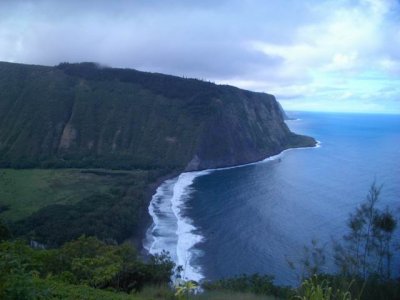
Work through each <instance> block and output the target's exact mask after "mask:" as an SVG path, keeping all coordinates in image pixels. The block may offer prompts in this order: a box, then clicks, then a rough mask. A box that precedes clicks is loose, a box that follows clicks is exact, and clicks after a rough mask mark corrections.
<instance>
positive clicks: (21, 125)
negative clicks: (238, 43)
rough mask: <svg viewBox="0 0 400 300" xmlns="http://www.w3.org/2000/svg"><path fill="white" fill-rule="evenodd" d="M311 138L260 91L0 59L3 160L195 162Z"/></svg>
mask: <svg viewBox="0 0 400 300" xmlns="http://www.w3.org/2000/svg"><path fill="white" fill-rule="evenodd" d="M314 145H315V140H314V139H312V138H310V137H305V136H300V135H296V134H294V133H292V132H290V130H289V129H288V127H287V126H286V124H285V122H284V115H283V113H282V110H281V108H280V106H279V104H278V102H277V101H276V100H275V97H274V96H272V95H269V94H266V93H255V92H250V91H246V90H242V89H238V88H235V87H232V86H227V85H216V84H214V83H210V82H205V81H201V80H196V79H184V78H180V77H176V76H170V75H164V74H157V73H148V72H141V71H137V70H131V69H116V68H108V67H102V66H99V65H97V64H94V63H80V64H67V63H63V64H60V65H58V66H56V67H46V66H34V65H23V64H13V63H0V166H1V167H19V168H26V167H45V168H53V167H57V168H60V167H74V168H76V167H78V168H93V167H94V168H97V167H101V168H113V169H137V168H141V169H169V170H174V171H183V170H186V171H193V170H202V169H208V168H216V167H226V166H233V165H238V164H244V163H249V162H254V161H257V160H260V159H263V158H265V157H267V156H270V155H274V154H277V153H279V152H281V151H282V150H284V149H287V148H291V147H306V146H314Z"/></svg>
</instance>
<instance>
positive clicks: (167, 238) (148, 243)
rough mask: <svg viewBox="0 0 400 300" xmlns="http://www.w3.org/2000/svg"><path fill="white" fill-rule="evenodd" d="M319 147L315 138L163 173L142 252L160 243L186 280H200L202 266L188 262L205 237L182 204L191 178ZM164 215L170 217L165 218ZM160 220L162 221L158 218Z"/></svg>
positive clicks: (151, 250) (151, 206) (155, 191)
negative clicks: (245, 158) (228, 162)
mask: <svg viewBox="0 0 400 300" xmlns="http://www.w3.org/2000/svg"><path fill="white" fill-rule="evenodd" d="M319 147H321V142H320V141H316V144H315V145H314V146H312V147H309V146H308V147H294V148H287V149H284V150H282V151H281V152H279V153H278V154H276V155H272V156H268V157H266V158H264V159H262V160H259V161H255V162H250V163H246V164H239V165H235V166H228V167H221V168H214V169H205V170H199V171H190V172H182V173H180V174H179V175H177V172H175V173H174V174H169V175H167V176H164V178H160V179H159V180H157V181H156V183H159V185H158V186H153V187H152V190H151V191H153V194H152V196H151V200H150V201H149V206H148V215H147V219H151V221H150V222H148V223H147V224H148V226H147V229H146V230H145V232H144V234H143V239H142V250H143V252H145V253H146V254H147V255H148V254H149V253H150V254H155V253H159V252H161V251H162V250H166V249H163V247H160V245H164V246H165V248H170V249H172V251H174V253H171V257H172V258H173V261H174V262H175V263H176V265H182V266H183V267H184V270H185V271H184V277H185V280H195V281H201V280H202V279H204V275H203V274H202V271H201V267H200V266H195V265H193V264H191V259H192V258H195V257H196V256H199V255H202V253H194V251H196V250H194V249H193V248H194V246H195V245H196V244H198V243H199V242H201V241H202V240H203V239H204V237H203V236H202V235H201V234H199V233H198V232H197V228H196V227H195V226H194V225H193V220H191V219H190V218H188V217H187V216H185V215H184V211H185V209H186V208H187V207H186V206H185V203H186V200H187V199H188V197H189V196H190V193H191V192H192V190H191V189H190V186H191V185H192V184H193V182H194V180H195V179H196V178H197V177H199V176H204V175H207V174H210V173H212V172H216V171H223V170H228V169H234V168H242V167H246V166H250V165H255V164H260V163H266V162H268V161H272V160H276V159H279V158H280V157H281V156H282V155H284V153H286V152H287V151H289V150H294V149H316V148H319ZM168 185H172V186H168ZM163 189H165V190H167V189H168V190H169V194H170V195H169V198H168V197H165V196H166V195H165V194H163V193H164V192H165V191H163ZM163 197H164V198H165V199H164V201H167V202H168V201H169V202H168V203H166V202H164V203H162V202H161V201H162V200H160V199H163ZM160 208H161V209H160ZM162 210H163V211H162ZM155 211H157V213H158V214H159V216H157V213H155ZM171 212H172V213H173V217H174V218H175V219H174V220H172V219H171V218H173V217H172V214H171ZM163 214H164V215H163ZM167 215H168V218H169V219H168V218H167V217H166V216H167ZM162 219H163V221H161V220H162ZM166 220H167V221H166ZM161 222H164V223H166V224H164V225H165V226H164V227H163V226H162V225H160V223H161ZM171 222H176V231H175V235H176V236H174V237H173V238H172V237H171V228H169V227H170V224H171ZM168 229H169V230H168ZM155 231H157V234H158V236H155V235H154V233H155ZM172 234H173V233H172ZM171 239H173V240H174V241H175V240H176V250H175V249H173V248H171V245H170V244H171ZM157 244H158V247H159V248H158V249H157V246H156V245H157ZM168 244H169V245H168ZM167 245H168V246H167Z"/></svg>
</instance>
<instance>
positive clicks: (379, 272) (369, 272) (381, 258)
mask: <svg viewBox="0 0 400 300" xmlns="http://www.w3.org/2000/svg"><path fill="white" fill-rule="evenodd" d="M381 188H382V187H381V186H377V184H376V183H375V182H374V183H373V184H372V185H371V187H370V190H369V192H368V195H367V197H366V200H365V201H364V202H363V203H362V204H361V205H360V206H359V207H358V208H357V209H356V212H355V213H354V214H351V215H350V218H349V221H348V227H349V233H348V234H346V235H345V236H344V237H343V240H344V241H343V243H339V242H336V243H335V249H334V250H335V260H336V264H337V265H338V266H339V268H340V271H341V273H342V274H344V275H346V276H353V277H360V278H362V279H364V280H366V279H367V278H368V277H370V276H378V277H379V278H381V279H382V280H384V279H389V278H390V270H391V257H392V255H393V254H392V248H393V245H392V237H393V233H394V230H395V228H396V225H397V221H396V220H395V218H394V217H393V214H392V213H391V212H390V210H389V208H386V210H385V211H381V210H380V209H378V208H377V203H378V201H379V195H380V193H381Z"/></svg>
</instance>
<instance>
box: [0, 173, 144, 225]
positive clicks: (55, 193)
mask: <svg viewBox="0 0 400 300" xmlns="http://www.w3.org/2000/svg"><path fill="white" fill-rule="evenodd" d="M120 173H121V172H120V171H104V172H100V173H97V172H93V173H91V172H90V171H89V172H88V171H83V170H78V169H53V170H50V169H24V170H22V169H19V170H15V169H0V218H2V219H3V220H5V221H12V222H13V221H18V220H21V219H24V218H26V217H28V216H30V215H31V214H32V213H34V212H36V211H38V210H40V209H41V208H43V207H46V206H48V205H51V204H75V203H77V202H79V201H81V200H82V199H84V198H86V197H88V196H90V195H92V194H93V193H95V192H100V193H104V192H107V191H109V190H111V189H112V188H113V187H115V186H116V185H118V184H119V182H118V181H119V177H118V176H117V175H118V174H120ZM124 173H130V174H134V175H138V176H140V175H141V171H133V172H125V171H124ZM113 174H114V175H115V174H116V175H115V176H113Z"/></svg>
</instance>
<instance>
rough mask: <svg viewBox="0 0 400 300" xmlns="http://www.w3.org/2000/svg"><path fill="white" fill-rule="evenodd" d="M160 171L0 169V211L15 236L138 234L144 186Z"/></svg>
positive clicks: (51, 240) (48, 240)
mask: <svg viewBox="0 0 400 300" xmlns="http://www.w3.org/2000/svg"><path fill="white" fill-rule="evenodd" d="M163 174H164V173H163V171H159V170H152V171H140V170H137V171H107V170H74V169H70V170H63V169H54V170H38V169H30V170H12V169H2V170H0V206H1V207H2V208H3V210H2V212H1V213H0V217H1V218H2V219H3V220H4V221H5V222H6V224H7V225H8V227H9V228H10V229H11V231H12V233H13V234H14V235H16V236H25V237H27V238H29V239H32V240H35V241H37V242H40V243H43V244H46V245H47V246H60V245H62V244H63V243H65V242H67V241H71V240H73V239H76V238H78V237H79V236H81V235H83V234H85V235H88V236H97V237H98V238H100V239H102V240H113V241H116V242H119V243H120V242H122V241H124V240H125V239H127V238H130V237H132V236H133V235H136V236H137V235H139V231H140V229H141V228H140V226H141V223H143V219H142V218H144V216H145V213H146V212H147V206H148V204H147V201H146V195H145V192H146V189H147V187H148V185H149V184H150V183H152V182H153V181H154V180H155V179H156V178H158V177H159V176H161V175H163Z"/></svg>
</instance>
